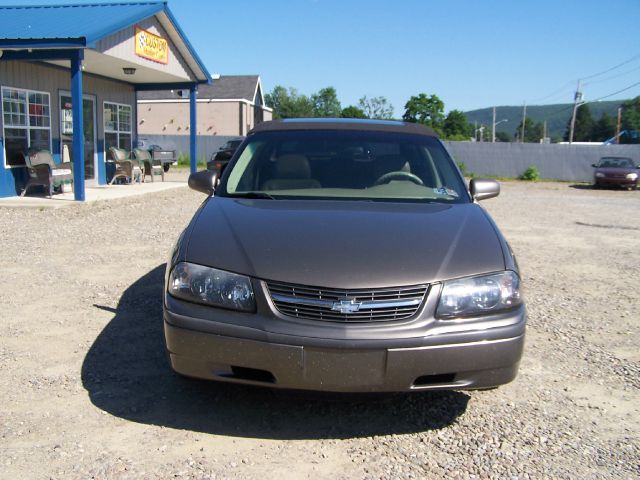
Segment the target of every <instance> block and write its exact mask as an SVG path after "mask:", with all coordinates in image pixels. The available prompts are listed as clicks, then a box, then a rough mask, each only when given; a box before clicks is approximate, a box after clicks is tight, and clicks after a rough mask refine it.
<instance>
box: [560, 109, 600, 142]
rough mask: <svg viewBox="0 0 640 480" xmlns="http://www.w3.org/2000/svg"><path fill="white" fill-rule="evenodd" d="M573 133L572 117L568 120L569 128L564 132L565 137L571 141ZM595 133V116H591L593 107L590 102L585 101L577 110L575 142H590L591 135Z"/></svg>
mask: <svg viewBox="0 0 640 480" xmlns="http://www.w3.org/2000/svg"><path fill="white" fill-rule="evenodd" d="M570 133H571V118H569V121H568V122H567V129H566V131H565V133H564V139H565V141H566V142H568V141H569V136H570ZM592 134H593V117H592V116H591V109H590V108H589V104H587V103H584V104H582V105H580V106H579V107H578V111H577V112H576V123H575V126H574V129H573V141H574V142H590V141H591V135H592Z"/></svg>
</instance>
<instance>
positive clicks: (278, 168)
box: [219, 130, 470, 203]
mask: <svg viewBox="0 0 640 480" xmlns="http://www.w3.org/2000/svg"><path fill="white" fill-rule="evenodd" d="M219 194H220V195H221V196H234V197H242V196H244V197H252V198H271V199H278V198H299V199H343V200H372V201H409V202H442V203H465V202H469V201H470V198H469V195H468V193H467V191H466V188H465V184H464V180H463V178H462V177H461V176H460V174H459V172H458V170H457V169H456V167H455V165H454V164H453V161H452V160H451V158H450V157H449V155H448V154H447V152H446V150H445V149H444V147H443V146H442V144H441V143H440V142H439V141H438V140H437V139H436V138H434V137H429V136H426V135H415V134H402V133H393V132H378V131H361V130H295V131H275V132H259V133H256V134H254V135H252V136H251V137H250V138H249V142H248V143H247V144H246V145H245V147H244V149H243V151H242V153H241V155H240V156H239V157H238V158H237V160H236V161H235V163H234V164H233V165H232V168H231V169H230V171H228V172H225V176H224V178H223V179H222V184H221V185H220V189H219Z"/></svg>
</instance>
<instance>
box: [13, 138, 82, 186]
mask: <svg viewBox="0 0 640 480" xmlns="http://www.w3.org/2000/svg"><path fill="white" fill-rule="evenodd" d="M23 156H24V163H25V165H26V166H27V170H28V171H29V180H28V181H27V184H26V185H25V186H24V190H22V193H21V194H20V196H21V197H24V196H25V194H26V193H27V190H28V189H29V188H31V187H34V186H38V185H39V186H42V187H44V189H45V192H46V193H47V197H49V198H51V196H52V195H53V190H54V187H61V186H62V185H63V184H72V183H73V171H72V170H71V163H60V164H57V163H56V162H55V161H54V160H53V156H52V155H51V152H50V151H49V150H39V149H37V148H31V149H29V150H28V151H27V153H26V154H23Z"/></svg>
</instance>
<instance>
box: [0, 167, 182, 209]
mask: <svg viewBox="0 0 640 480" xmlns="http://www.w3.org/2000/svg"><path fill="white" fill-rule="evenodd" d="M188 177H189V172H188V170H182V169H180V170H176V171H169V172H167V173H165V179H166V180H165V181H164V182H163V181H161V180H159V179H158V180H156V181H155V182H151V181H149V182H146V183H135V184H133V185H100V186H89V185H87V186H86V187H85V194H86V200H85V202H76V201H75V200H74V198H73V192H67V193H58V194H55V195H53V196H52V198H47V197H45V196H44V195H42V194H34V195H31V194H27V195H26V196H24V197H18V196H16V197H6V198H0V208H1V207H14V208H64V207H70V206H72V205H79V204H82V203H85V204H86V203H93V202H101V201H105V200H115V199H118V198H127V197H134V196H138V195H145V194H147V193H154V192H162V191H164V190H170V189H173V188H181V187H186V186H187V179H188Z"/></svg>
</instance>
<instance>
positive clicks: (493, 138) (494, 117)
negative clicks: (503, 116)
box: [491, 107, 496, 143]
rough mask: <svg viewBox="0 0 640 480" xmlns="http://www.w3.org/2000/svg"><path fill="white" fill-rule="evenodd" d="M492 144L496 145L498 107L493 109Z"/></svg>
mask: <svg viewBox="0 0 640 480" xmlns="http://www.w3.org/2000/svg"><path fill="white" fill-rule="evenodd" d="M491 143H496V107H493V121H492V122H491Z"/></svg>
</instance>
